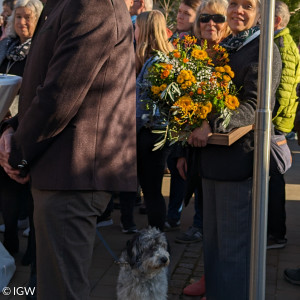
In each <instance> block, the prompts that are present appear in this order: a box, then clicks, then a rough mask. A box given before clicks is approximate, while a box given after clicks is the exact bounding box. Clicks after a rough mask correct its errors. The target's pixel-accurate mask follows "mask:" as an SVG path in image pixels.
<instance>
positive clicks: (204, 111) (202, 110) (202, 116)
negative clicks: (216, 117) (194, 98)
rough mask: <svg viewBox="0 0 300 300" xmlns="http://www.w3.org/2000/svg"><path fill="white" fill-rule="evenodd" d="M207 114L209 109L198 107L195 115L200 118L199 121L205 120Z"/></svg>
mask: <svg viewBox="0 0 300 300" xmlns="http://www.w3.org/2000/svg"><path fill="white" fill-rule="evenodd" d="M209 112H210V111H209V107H207V106H202V105H201V106H199V107H198V109H197V111H196V114H197V115H198V116H199V117H200V119H206V117H207V114H208V113H209Z"/></svg>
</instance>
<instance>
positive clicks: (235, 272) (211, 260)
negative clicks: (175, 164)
mask: <svg viewBox="0 0 300 300" xmlns="http://www.w3.org/2000/svg"><path fill="white" fill-rule="evenodd" d="M202 186H203V218H204V219H203V230H204V235H203V249H204V269H205V283H206V297H207V300H228V299H230V300H247V299H249V275H250V274H249V273H250V243H251V209H252V207H251V203H252V178H249V179H247V180H245V181H237V182H229V181H215V180H208V179H202Z"/></svg>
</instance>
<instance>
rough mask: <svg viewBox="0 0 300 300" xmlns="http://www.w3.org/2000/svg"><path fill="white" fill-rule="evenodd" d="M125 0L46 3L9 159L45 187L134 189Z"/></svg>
mask: <svg viewBox="0 0 300 300" xmlns="http://www.w3.org/2000/svg"><path fill="white" fill-rule="evenodd" d="M132 39H133V33H132V23H131V20H130V16H129V13H128V11H127V10H126V6H125V3H124V0H48V1H47V5H46V7H45V9H44V12H43V14H42V16H41V19H40V21H39V24H38V26H37V31H36V34H35V36H34V38H33V42H32V46H31V50H30V53H29V55H28V58H27V64H26V67H25V72H24V79H23V83H22V87H21V95H20V104H19V115H18V123H19V124H18V128H17V131H16V133H15V135H14V137H13V143H12V152H11V156H10V163H11V164H12V165H13V166H16V165H17V164H18V163H20V161H21V159H26V160H27V161H28V163H29V166H30V174H31V178H32V186H33V187H34V188H37V189H47V190H70V189H72V190H109V191H116V190H119V191H133V190H135V188H136V142H135V140H136V130H135V123H136V121H135V66H134V49H133V40H132Z"/></svg>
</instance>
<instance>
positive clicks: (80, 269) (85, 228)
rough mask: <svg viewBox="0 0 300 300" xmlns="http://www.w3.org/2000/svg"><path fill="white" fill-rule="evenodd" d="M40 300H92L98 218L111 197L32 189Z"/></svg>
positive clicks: (99, 194) (84, 192)
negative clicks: (90, 276) (92, 260)
mask: <svg viewBox="0 0 300 300" xmlns="http://www.w3.org/2000/svg"><path fill="white" fill-rule="evenodd" d="M32 195H33V199H34V222H35V234H36V248H37V296H38V299H40V300H53V299H55V300H65V299H68V300H71V299H72V300H73V299H74V300H75V299H76V300H77V299H78V300H79V299H81V300H87V299H89V293H90V288H89V280H88V271H89V267H90V263H91V258H92V253H93V246H94V239H95V232H96V218H97V215H101V214H102V213H103V212H104V210H105V208H106V206H107V204H108V202H109V200H110V198H111V194H110V193H106V192H101V191H41V190H36V189H33V190H32Z"/></svg>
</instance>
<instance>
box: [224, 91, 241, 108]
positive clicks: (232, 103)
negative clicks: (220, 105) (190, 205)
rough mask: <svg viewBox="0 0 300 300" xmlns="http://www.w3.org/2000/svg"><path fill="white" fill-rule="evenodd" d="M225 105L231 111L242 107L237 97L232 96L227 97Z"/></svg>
mask: <svg viewBox="0 0 300 300" xmlns="http://www.w3.org/2000/svg"><path fill="white" fill-rule="evenodd" d="M225 105H226V106H227V107H228V108H229V109H231V110H234V109H236V108H238V107H239V106H240V102H239V100H238V98H237V97H236V96H232V95H226V97H225Z"/></svg>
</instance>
